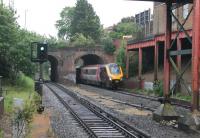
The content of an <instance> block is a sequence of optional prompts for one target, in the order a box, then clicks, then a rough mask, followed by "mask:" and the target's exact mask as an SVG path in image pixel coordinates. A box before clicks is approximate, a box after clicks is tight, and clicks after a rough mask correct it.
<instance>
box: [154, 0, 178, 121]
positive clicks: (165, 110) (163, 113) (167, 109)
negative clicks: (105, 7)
mask: <svg viewBox="0 0 200 138" xmlns="http://www.w3.org/2000/svg"><path fill="white" fill-rule="evenodd" d="M171 6H172V3H171V1H167V2H166V21H167V22H166V33H165V48H164V100H163V102H162V104H161V105H160V106H159V107H158V109H157V110H156V111H155V112H154V113H153V119H154V120H156V121H159V122H160V121H162V120H168V121H169V120H178V115H177V113H176V112H175V110H174V107H173V106H172V105H171V104H170V101H169V91H170V59H169V49H170V47H171V23H172V22H171V20H172V18H171Z"/></svg>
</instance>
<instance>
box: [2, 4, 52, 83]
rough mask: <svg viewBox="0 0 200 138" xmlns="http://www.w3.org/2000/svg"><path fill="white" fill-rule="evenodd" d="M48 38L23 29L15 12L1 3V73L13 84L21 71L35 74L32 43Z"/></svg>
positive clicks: (26, 73) (31, 74) (29, 74)
mask: <svg viewBox="0 0 200 138" xmlns="http://www.w3.org/2000/svg"><path fill="white" fill-rule="evenodd" d="M47 39H48V38H46V37H44V36H41V35H38V34H36V33H34V32H29V31H27V30H24V29H21V28H20V27H19V25H18V24H17V22H16V17H15V12H14V11H13V10H12V9H9V8H7V7H5V6H4V5H0V75H1V76H3V78H6V79H9V80H10V82H11V83H12V84H16V79H17V78H18V76H19V72H20V71H21V72H23V73H24V74H25V75H28V76H33V75H34V72H35V71H36V66H35V64H34V63H32V62H31V60H30V56H31V55H30V43H31V42H34V41H39V42H43V41H44V40H47ZM52 41H54V40H51V42H52Z"/></svg>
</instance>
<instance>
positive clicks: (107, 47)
mask: <svg viewBox="0 0 200 138" xmlns="http://www.w3.org/2000/svg"><path fill="white" fill-rule="evenodd" d="M101 44H102V45H103V49H104V51H105V52H106V53H108V54H113V53H114V52H115V46H114V45H113V41H112V39H111V38H110V37H104V38H102V40H101Z"/></svg>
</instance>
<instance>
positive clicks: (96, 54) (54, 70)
mask: <svg viewBox="0 0 200 138" xmlns="http://www.w3.org/2000/svg"><path fill="white" fill-rule="evenodd" d="M48 60H49V62H50V64H51V75H50V79H51V81H54V82H63V81H64V80H65V79H68V80H72V81H75V71H76V67H80V66H82V65H94V64H106V63H112V62H114V56H113V55H110V54H107V53H105V52H104V50H103V48H102V47H101V46H98V47H84V48H83V47H66V48H59V49H51V50H49V52H48Z"/></svg>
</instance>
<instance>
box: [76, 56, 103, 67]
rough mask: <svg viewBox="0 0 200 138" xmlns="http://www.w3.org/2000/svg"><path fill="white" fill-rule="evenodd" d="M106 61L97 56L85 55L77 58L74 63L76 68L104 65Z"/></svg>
mask: <svg viewBox="0 0 200 138" xmlns="http://www.w3.org/2000/svg"><path fill="white" fill-rule="evenodd" d="M104 63H105V61H104V59H103V58H102V57H101V56H99V55H97V54H85V55H81V56H79V57H77V58H76V59H75V61H74V65H75V66H76V67H80V66H87V65H95V64H104Z"/></svg>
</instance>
